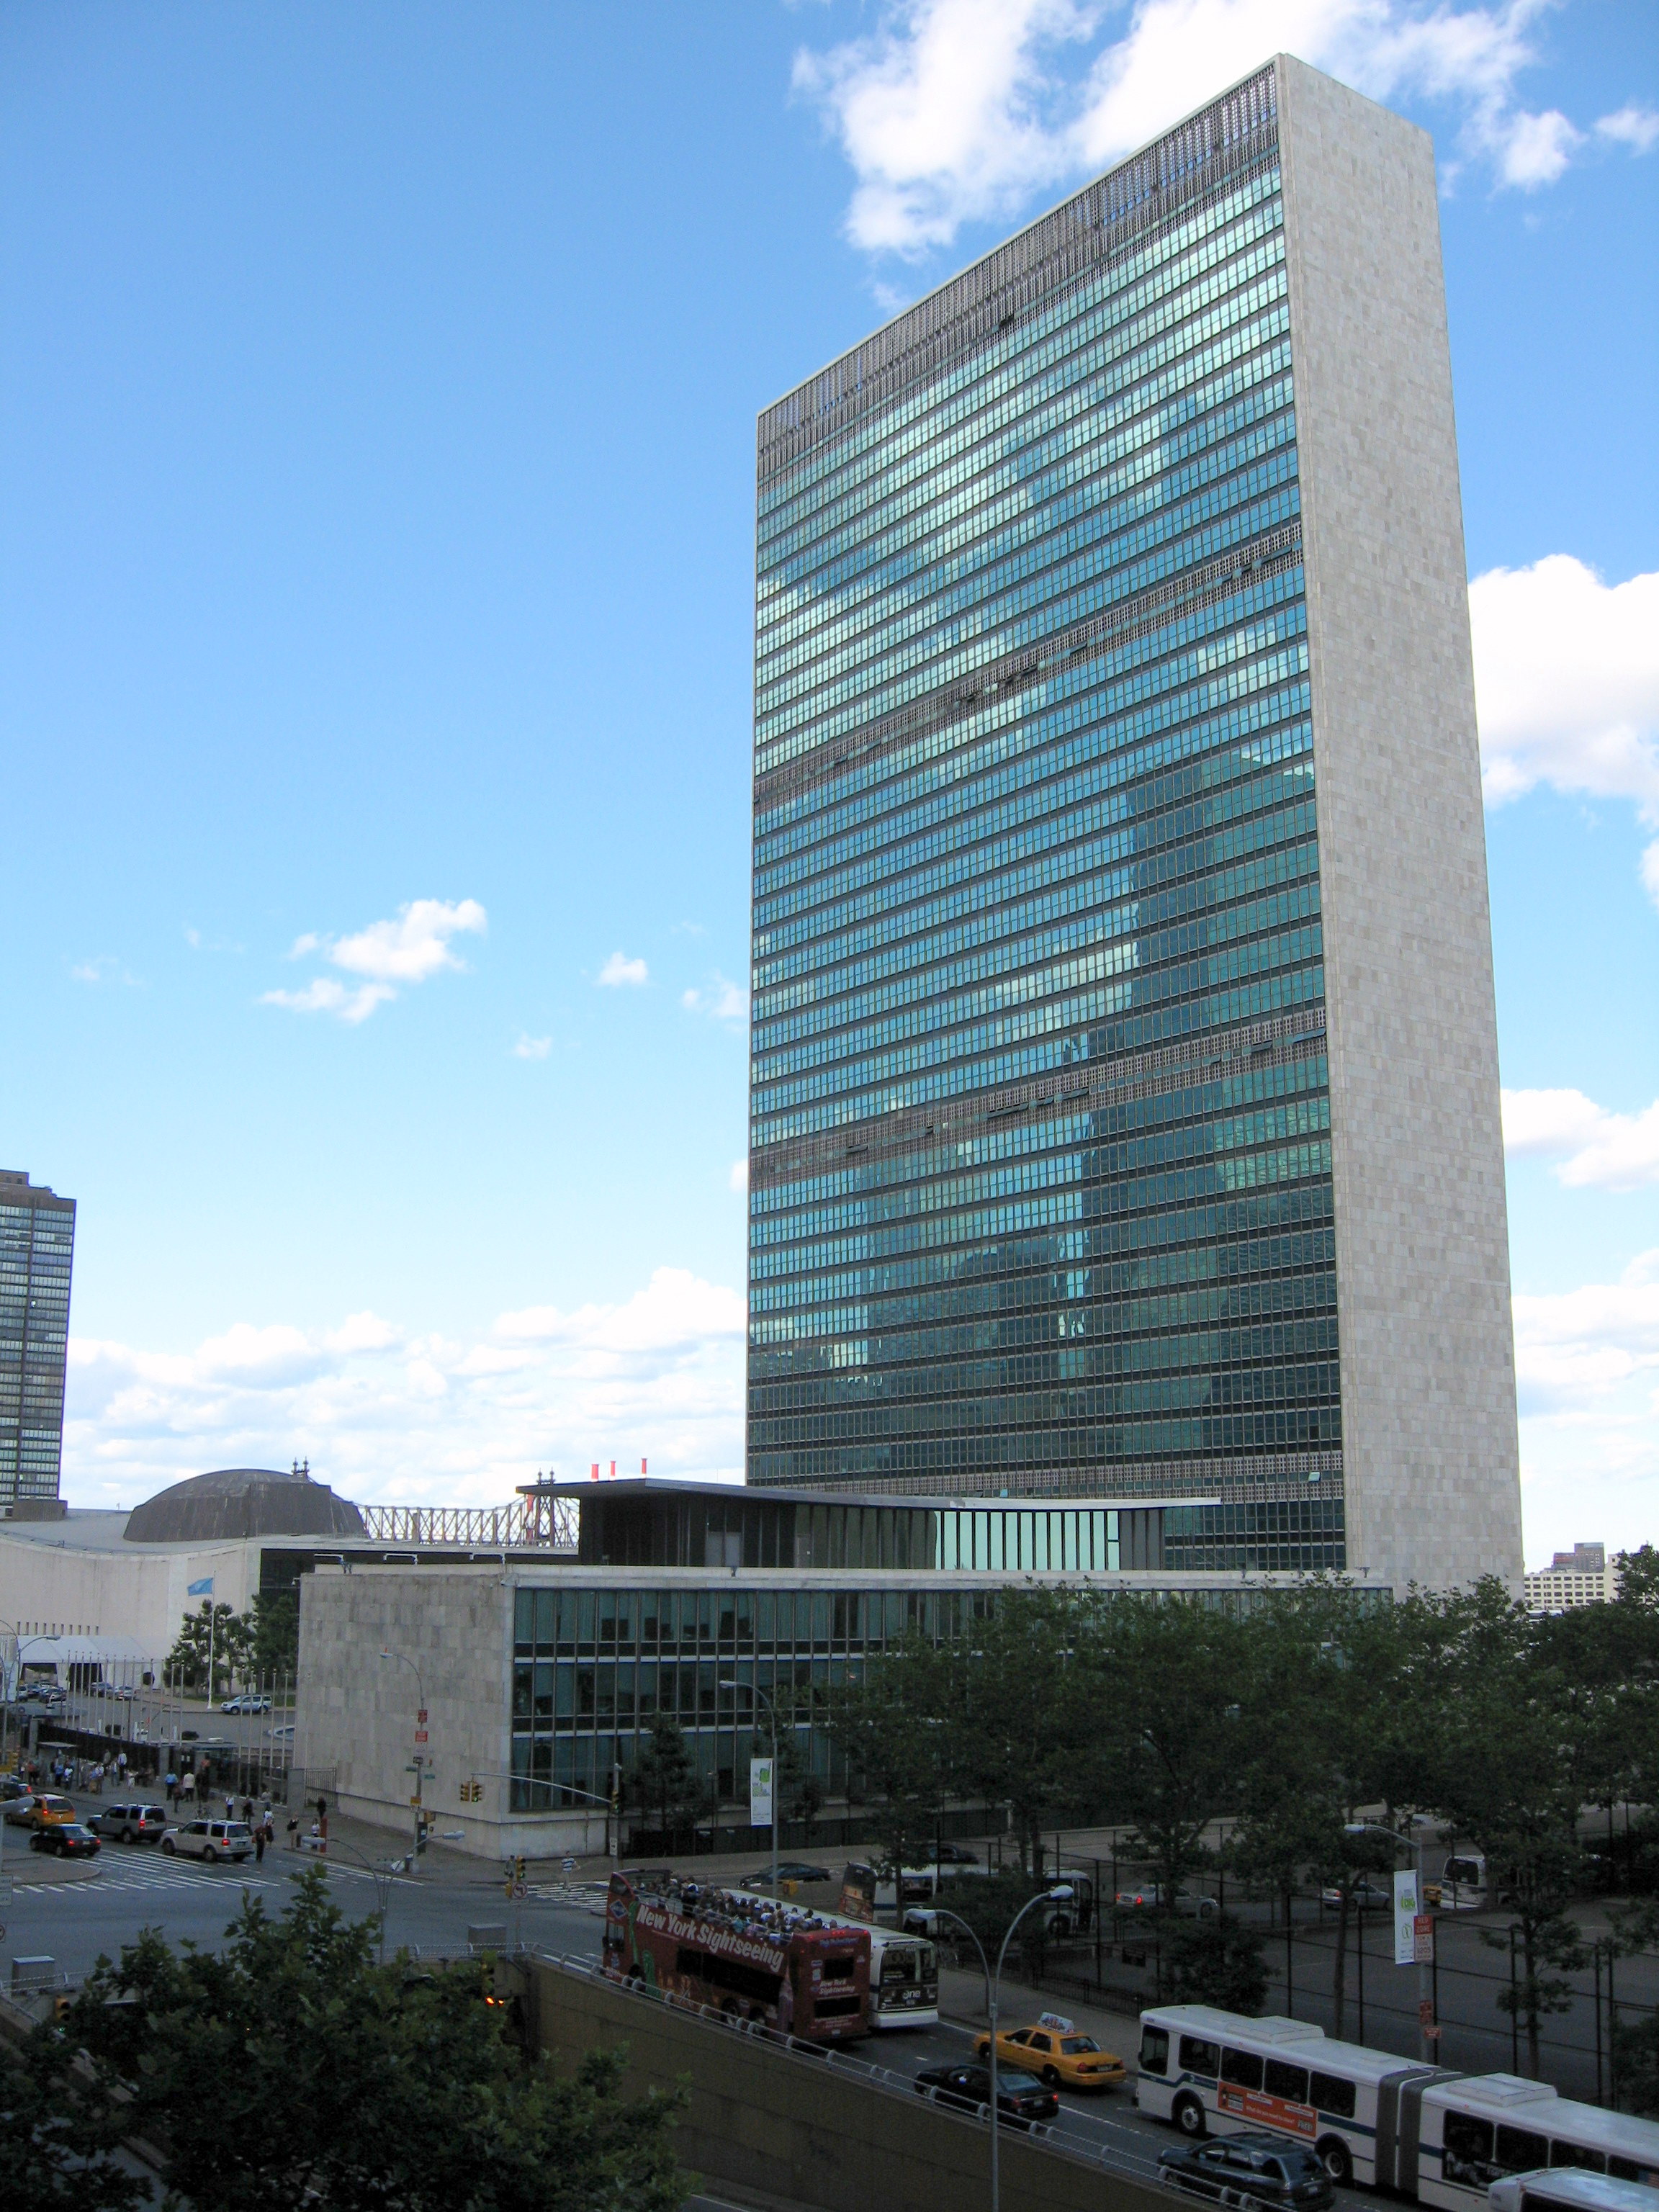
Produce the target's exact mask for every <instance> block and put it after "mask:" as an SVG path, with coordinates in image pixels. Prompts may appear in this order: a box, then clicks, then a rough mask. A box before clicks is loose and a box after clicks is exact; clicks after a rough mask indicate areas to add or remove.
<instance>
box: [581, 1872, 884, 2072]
mask: <svg viewBox="0 0 1659 2212" xmlns="http://www.w3.org/2000/svg"><path fill="white" fill-rule="evenodd" d="M602 1962H603V1965H604V1967H605V1972H607V1973H609V1974H613V1975H615V1976H616V1977H617V1978H618V1979H619V1980H623V1981H631V1982H637V1983H640V1984H642V1985H643V1986H644V1987H646V1988H647V1989H658V1990H666V1991H668V1992H669V1993H670V1994H671V1995H673V1996H679V1997H684V1998H687V1999H689V2000H690V2002H693V2003H696V2004H706V2005H711V2006H713V2007H714V2009H715V2010H716V2011H718V2012H722V2013H725V2014H726V2015H727V2016H728V2017H729V2018H731V2019H733V2020H748V2021H758V2022H761V2023H763V2025H764V2026H766V2027H775V2028H777V2029H778V2030H779V2031H780V2032H781V2033H783V2034H786V2035H797V2036H799V2037H800V2038H801V2039H803V2040H804V2041H805V2042H809V2043H845V2042H848V2041H850V2040H851V2039H852V2038H853V2037H854V2036H858V2035H863V2034H864V2033H866V2029H867V2027H868V2025H869V2022H868V2019H867V2013H868V2008H869V2002H870V1936H869V1932H868V1930H867V1929H862V1928H855V1927H853V1926H851V1925H849V1924H847V1923H841V1924H837V1923H834V1922H831V1921H828V1920H825V1919H823V1917H821V1916H820V1915H819V1914H817V1913H816V1912H808V1911H802V1910H801V1909H799V1908H798V1907H797V1906H795V1905H790V1904H788V1903H787V1902H784V1901H781V1900H780V1899H776V1898H770V1897H756V1896H753V1895H751V1894H749V1893H744V1892H743V1891H741V1890H730V1889H719V1888H716V1887H714V1884H713V1883H710V1882H696V1881H678V1880H677V1879H676V1878H675V1877H674V1876H672V1875H667V1876H664V1877H661V1878H659V1880H658V1881H657V1882H656V1884H655V1885H654V1886H653V1887H651V1888H646V1887H642V1886H641V1887H635V1882H634V1881H630V1880H629V1877H628V1875H623V1874H613V1875H611V1886H610V1889H609V1892H608V1893H607V1895H606V1898H605V1936H604V1943H603V1951H602Z"/></svg>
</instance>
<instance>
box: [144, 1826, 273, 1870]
mask: <svg viewBox="0 0 1659 2212" xmlns="http://www.w3.org/2000/svg"><path fill="white" fill-rule="evenodd" d="M161 1849H162V1850H164V1851H165V1852H166V1853H167V1857H169V1858H171V1857H173V1854H174V1852H175V1851H182V1852H183V1853H184V1855H185V1857H186V1858H190V1859H205V1860H206V1862H207V1863H208V1865H209V1866H212V1865H214V1864H216V1862H217V1861H218V1860H220V1859H247V1858H252V1856H253V1831H252V1828H250V1827H249V1826H248V1824H247V1822H246V1820H186V1821H185V1822H184V1824H183V1826H180V1827H177V1828H169V1829H168V1830H167V1833H166V1835H164V1836H163V1837H162V1838H161Z"/></svg>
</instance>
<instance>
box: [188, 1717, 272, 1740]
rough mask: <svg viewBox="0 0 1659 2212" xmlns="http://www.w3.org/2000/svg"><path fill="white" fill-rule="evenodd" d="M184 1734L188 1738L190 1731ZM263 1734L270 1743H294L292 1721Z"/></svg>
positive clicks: (269, 1729) (267, 1730)
mask: <svg viewBox="0 0 1659 2212" xmlns="http://www.w3.org/2000/svg"><path fill="white" fill-rule="evenodd" d="M189 1734H190V1730H189V1729H185V1735H186V1736H188V1735H189ZM265 1734H266V1735H268V1736H269V1737H270V1741H272V1742H273V1743H292V1742H293V1741H294V1723H293V1722H292V1721H279V1722H278V1723H277V1724H276V1727H275V1728H268V1729H266V1730H265Z"/></svg>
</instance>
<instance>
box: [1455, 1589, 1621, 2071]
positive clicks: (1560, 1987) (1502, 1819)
mask: <svg viewBox="0 0 1659 2212" xmlns="http://www.w3.org/2000/svg"><path fill="white" fill-rule="evenodd" d="M1444 1611H1445V1617H1446V1619H1447V1620H1448V1622H1449V1624H1450V1625H1451V1626H1453V1627H1454V1629H1455V1640H1454V1642H1453V1644H1452V1646H1451V1650H1450V1664H1451V1681H1450V1685H1449V1691H1450V1693H1449V1696H1448V1698H1447V1699H1446V1702H1445V1704H1444V1705H1443V1708H1442V1711H1441V1715H1440V1718H1439V1726H1440V1729H1441V1731H1442V1735H1443V1741H1444V1743H1445V1745H1446V1747H1447V1750H1448V1751H1449V1754H1450V1756H1449V1759H1447V1760H1446V1762H1445V1765H1444V1768H1443V1774H1442V1777H1441V1784H1440V1793H1439V1794H1440V1796H1441V1799H1442V1804H1441V1810H1442V1811H1443V1812H1444V1813H1446V1814H1449V1815H1450V1817H1451V1818H1452V1819H1453V1820H1455V1823H1456V1825H1457V1826H1458V1828H1459V1829H1460V1830H1461V1831H1462V1833H1464V1834H1465V1835H1468V1836H1473V1837H1475V1838H1478V1839H1479V1841H1480V1847H1481V1849H1482V1850H1484V1851H1485V1853H1486V1862H1487V1869H1488V1877H1489V1880H1491V1881H1492V1882H1493V1884H1494V1886H1495V1887H1496V1888H1497V1890H1498V1897H1499V1899H1500V1900H1501V1902H1502V1903H1503V1904H1504V1905H1505V1906H1506V1907H1507V1908H1508V1910H1509V1911H1510V1914H1511V1915H1512V1916H1513V1919H1514V1923H1515V1928H1516V1937H1517V1939H1518V1967H1519V1971H1518V1973H1517V1976H1516V1984H1515V1987H1514V1989H1513V1990H1511V1989H1510V1986H1509V1985H1508V1984H1504V1985H1503V1986H1501V1987H1500V1989H1499V1990H1498V2000H1497V2002H1498V2006H1499V2008H1500V2009H1501V2010H1504V2011H1506V2012H1509V2011H1512V2012H1514V2013H1516V2015H1518V2016H1519V2018H1520V2020H1521V2022H1522V2026H1523V2027H1524V2029H1525V2033H1526V2039H1527V2066H1528V2072H1529V2073H1530V2074H1531V2075H1533V2076H1534V2078H1535V2077H1536V2075H1537V2073H1538V2063H1539V2042H1540V2035H1541V2021H1542V2020H1543V2019H1544V2018H1545V2017H1546V2016H1547V2015H1549V2014H1552V2013H1560V2012H1565V2011H1568V2010H1570V2009H1571V2003H1572V1986H1571V1982H1570V1981H1569V1980H1568V1979H1567V1977H1568V1975H1570V1974H1571V1972H1573V1971H1574V1970H1575V1969H1576V1968H1577V1967H1578V1966H1582V1965H1583V1959H1584V1953H1583V1947H1582V1944H1581V1942H1580V1938H1579V1933H1578V1929H1577V1926H1576V1925H1575V1924H1574V1923H1573V1922H1572V1921H1571V1919H1570V1918H1569V1917H1568V1914H1567V1907H1568V1906H1569V1905H1571V1902H1572V1901H1573V1899H1575V1898H1576V1897H1577V1896H1578V1895H1579V1894H1580V1893H1581V1892H1582V1890H1583V1883H1584V1874H1585V1863H1584V1851H1583V1845H1582V1844H1581V1843H1580V1841H1579V1838H1578V1813H1579V1808H1580V1807H1581V1806H1582V1805H1583V1802H1584V1796H1585V1784H1586V1779H1587V1778H1588V1776H1589V1774H1590V1773H1591V1772H1592V1771H1593V1770H1594V1765H1595V1746H1594V1743H1593V1741H1592V1735H1593V1730H1592V1729H1591V1727H1590V1725H1589V1719H1588V1709H1587V1707H1586V1705H1584V1703H1583V1700H1582V1699H1580V1698H1579V1697H1578V1695H1577V1691H1576V1687H1575V1686H1574V1685H1573V1684H1572V1682H1571V1680H1570V1679H1569V1678H1568V1676H1567V1675H1566V1674H1565V1673H1564V1670H1563V1668H1562V1666H1561V1664H1560V1654H1559V1650H1558V1648H1557V1647H1556V1645H1555V1644H1553V1642H1552V1640H1551V1639H1550V1638H1548V1637H1547V1636H1541V1635H1539V1634H1538V1633H1537V1632H1535V1631H1534V1628H1533V1627H1532V1626H1531V1625H1530V1624H1529V1623H1528V1620H1527V1617H1526V1614H1525V1613H1524V1611H1523V1610H1522V1607H1520V1606H1519V1605H1517V1604H1516V1603H1514V1602H1513V1601H1511V1600H1510V1597H1509V1596H1508V1595H1507V1593H1506V1592H1505V1591H1504V1589H1503V1587H1502V1585H1501V1584H1499V1583H1498V1582H1496V1581H1495V1580H1491V1581H1487V1582H1484V1583H1479V1584H1477V1585H1476V1587H1475V1588H1474V1590H1472V1591H1468V1592H1458V1593H1455V1594H1454V1595H1452V1596H1450V1597H1449V1598H1448V1599H1446V1600H1445V1601H1444ZM1483 1941H1485V1942H1488V1943H1491V1944H1492V1945H1494V1946H1495V1947H1496V1948H1500V1949H1505V1950H1506V1949H1507V1948H1509V1941H1510V1939H1509V1937H1508V1936H1506V1935H1504V1934H1502V1933H1499V1932H1497V1931H1491V1932H1488V1931H1483Z"/></svg>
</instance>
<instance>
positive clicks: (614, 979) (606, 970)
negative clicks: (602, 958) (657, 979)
mask: <svg viewBox="0 0 1659 2212" xmlns="http://www.w3.org/2000/svg"><path fill="white" fill-rule="evenodd" d="M650 980H651V971H650V969H648V968H647V966H646V964H645V963H644V961H643V960H630V959H629V957H628V955H627V954H626V953H625V952H621V951H617V952H613V953H612V954H611V957H610V958H609V959H608V960H607V961H606V962H605V965H604V967H603V968H601V969H600V970H599V975H598V978H597V981H599V982H600V983H601V984H603V985H604V986H605V988H606V989H608V990H626V989H630V988H637V987H638V986H639V985H640V984H641V983H648V982H649V981H650Z"/></svg>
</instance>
